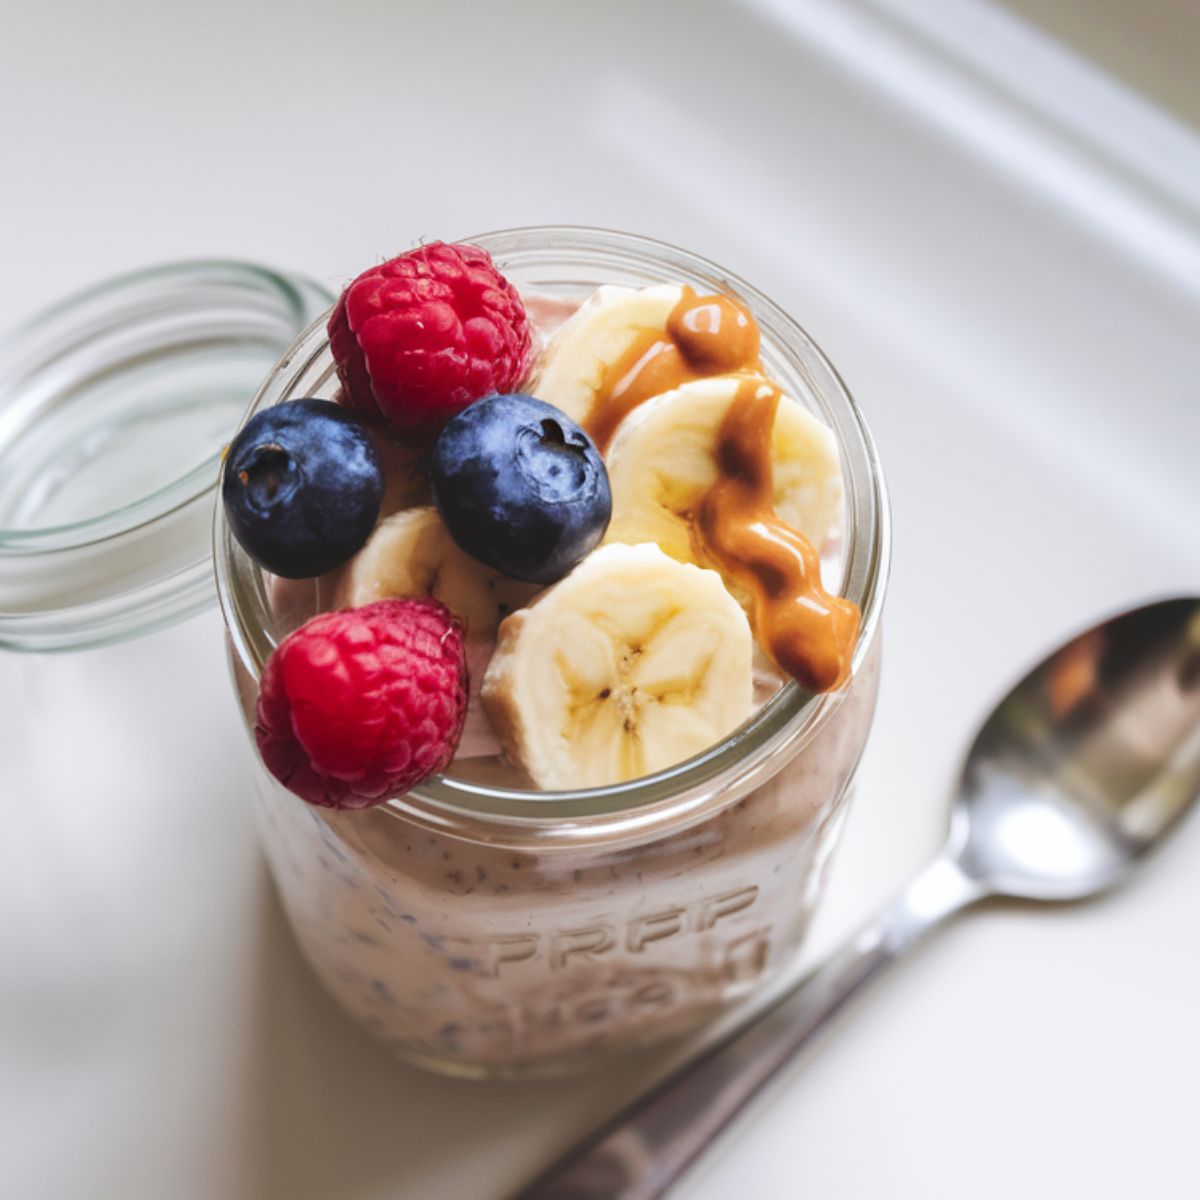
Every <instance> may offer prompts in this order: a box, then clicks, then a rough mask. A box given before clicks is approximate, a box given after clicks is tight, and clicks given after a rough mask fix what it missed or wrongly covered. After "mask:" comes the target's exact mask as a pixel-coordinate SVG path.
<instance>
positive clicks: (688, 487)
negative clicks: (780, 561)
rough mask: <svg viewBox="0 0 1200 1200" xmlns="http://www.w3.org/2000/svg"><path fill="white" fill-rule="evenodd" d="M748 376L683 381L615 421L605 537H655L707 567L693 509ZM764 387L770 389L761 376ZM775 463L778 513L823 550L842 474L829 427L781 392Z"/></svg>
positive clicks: (837, 511) (834, 519)
mask: <svg viewBox="0 0 1200 1200" xmlns="http://www.w3.org/2000/svg"><path fill="white" fill-rule="evenodd" d="M746 378H747V377H746V376H745V375H717V376H714V377H712V378H710V379H698V380H695V381H694V382H692V383H685V384H683V386H682V387H679V388H676V389H675V390H674V391H671V392H663V393H662V395H660V396H655V397H654V398H653V399H651V400H648V401H646V403H645V404H643V405H642V406H641V407H640V408H638V409H636V410H635V411H634V412H632V413H630V415H629V416H627V417H626V418H625V420H624V421H622V422H621V424H620V425H619V426H618V428H617V433H616V436H615V437H614V438H613V440H612V444H611V445H610V446H609V449H608V455H607V461H608V478H609V483H610V484H611V486H612V496H613V515H612V521H611V523H610V524H609V527H608V532H607V534H606V535H605V539H604V540H605V541H606V542H626V543H630V544H632V543H636V542H656V543H657V544H658V545H659V546H661V547H662V549H663V550H665V551H666V552H667V553H668V554H669V555H670V556H671V557H672V558H677V559H679V561H680V562H700V564H701V565H702V566H711V565H713V564H712V563H710V562H708V561H707V560H704V561H701V557H700V552H699V550H698V547H697V546H696V544H695V541H694V539H693V537H692V514H693V513H694V512H695V510H696V506H697V505H698V504H699V502H700V499H701V497H702V496H703V495H704V493H705V492H706V491H707V490H708V489H709V488H710V487H711V486H712V485H713V484H714V483H715V482H716V480H717V462H716V448H717V436H718V433H719V431H720V428H721V422H722V421H723V420H724V419H725V414H726V413H727V412H728V411H729V406H730V405H731V404H732V403H733V401H734V399H735V397H736V396H737V393H738V388H739V387H740V386H742V385H743V384H744V383H745V382H746ZM764 386H766V387H769V386H771V385H770V384H768V383H766V381H765V380H764ZM771 462H772V467H773V472H774V484H775V511H776V513H777V514H778V516H779V518H780V519H781V520H783V521H785V522H786V523H787V524H788V525H790V526H791V527H792V528H793V529H795V530H797V531H798V532H800V533H802V534H804V536H805V537H807V538H808V539H809V541H811V542H812V544H813V545H814V546H816V548H817V549H818V550H820V549H821V547H822V546H823V545H824V543H825V541H826V539H827V538H828V537H829V536H830V534H831V533H833V532H834V531H835V530H836V528H837V524H838V521H839V518H840V515H841V505H842V472H841V467H840V465H839V463H838V453H837V442H836V441H835V440H834V436H833V431H832V430H831V429H829V428H828V426H826V425H823V424H822V423H821V422H820V421H819V420H817V418H816V417H814V416H813V415H812V414H811V413H810V412H809V411H808V410H807V409H806V408H804V407H803V406H802V405H800V404H798V403H797V402H796V401H794V400H792V399H790V398H789V397H787V396H782V397H781V398H780V401H779V409H778V411H777V412H776V415H775V427H774V430H773V431H772V436H771ZM735 590H736V589H735Z"/></svg>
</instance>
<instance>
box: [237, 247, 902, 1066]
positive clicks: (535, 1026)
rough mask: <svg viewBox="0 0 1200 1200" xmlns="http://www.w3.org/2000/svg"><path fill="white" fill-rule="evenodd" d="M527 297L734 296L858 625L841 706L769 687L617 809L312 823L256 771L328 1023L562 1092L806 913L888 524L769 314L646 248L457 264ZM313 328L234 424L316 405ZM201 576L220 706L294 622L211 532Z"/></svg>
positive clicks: (824, 842) (795, 943) (802, 355)
mask: <svg viewBox="0 0 1200 1200" xmlns="http://www.w3.org/2000/svg"><path fill="white" fill-rule="evenodd" d="M469 240H470V241H473V242H476V243H477V244H479V245H482V246H483V247H485V248H486V249H487V250H488V251H490V252H491V254H492V256H493V258H494V259H495V261H496V263H497V265H498V267H499V268H500V270H501V271H503V272H504V273H505V274H506V275H507V276H508V278H509V279H510V280H511V281H512V282H513V283H514V284H515V285H516V286H517V287H518V288H519V289H520V290H521V291H522V292H523V293H525V294H527V295H535V294H536V295H548V296H551V297H561V298H563V299H567V300H582V299H584V298H585V297H586V296H587V295H589V294H590V293H591V292H592V291H593V290H594V289H595V288H596V287H598V286H600V285H601V284H609V283H616V284H626V285H632V286H647V285H651V284H655V283H663V282H676V283H683V284H689V285H691V286H692V287H694V288H695V289H697V290H698V291H700V292H714V291H726V292H733V293H735V294H736V295H738V296H740V297H741V298H742V299H743V300H744V301H745V302H746V303H747V304H748V306H749V308H750V309H751V311H752V313H753V315H754V317H755V318H756V319H757V321H758V323H759V326H760V328H761V332H762V360H763V365H764V368H765V372H766V374H767V375H769V376H770V377H771V378H772V379H774V380H775V381H777V382H778V383H779V384H781V385H782V387H783V389H784V391H785V392H786V393H787V394H789V395H790V396H792V397H794V398H795V399H797V400H799V401H800V402H801V403H803V404H805V405H807V406H808V407H809V408H810V409H811V410H812V411H814V412H815V413H817V414H818V415H819V416H820V417H821V418H822V419H823V420H824V421H825V422H826V423H827V424H828V425H829V426H830V427H831V428H832V430H833V431H834V434H835V436H836V439H837V443H838V448H839V452H840V456H841V463H842V472H843V480H844V513H843V526H842V527H843V530H844V534H843V544H842V546H841V553H840V559H841V563H840V573H841V580H840V587H839V588H838V590H839V591H840V593H841V594H842V595H844V596H846V597H848V598H849V599H851V600H852V601H854V602H855V603H856V604H857V605H858V606H859V608H860V609H861V612H862V632H861V637H860V640H859V643H858V646H857V649H856V650H855V653H854V658H853V671H852V675H851V678H850V680H849V682H848V683H847V684H846V685H845V686H844V687H843V688H842V689H841V690H839V691H837V692H834V693H829V694H824V695H818V696H814V695H810V694H807V693H805V692H803V691H801V689H800V688H799V687H797V686H796V685H795V684H788V685H787V686H785V687H784V688H782V690H780V691H779V692H778V693H777V694H776V695H775V696H774V697H773V698H772V699H771V700H769V701H768V702H767V703H766V704H765V705H764V706H763V707H762V708H760V709H759V710H758V711H757V712H756V713H755V714H754V715H753V716H752V717H751V718H750V720H748V721H747V722H746V723H745V724H744V725H743V726H742V727H741V728H739V729H738V730H736V731H735V732H734V733H733V734H731V735H730V736H729V737H727V738H726V739H725V740H724V741H722V742H720V743H719V744H718V745H715V746H713V747H711V748H710V749H709V750H707V751H706V752H704V753H702V754H700V755H698V756H697V757H695V758H692V759H690V760H688V761H687V762H683V763H680V764H678V765H677V766H675V767H672V768H671V769H669V770H666V771H663V772H660V773H658V774H656V775H652V776H648V777H645V778H641V779H637V780H634V781H632V782H628V783H622V784H619V785H615V786H611V787H602V788H592V789H586V790H577V791H521V790H515V789H513V788H511V787H504V786H493V785H492V784H490V783H489V782H487V781H486V780H483V781H481V780H479V779H478V778H471V777H455V775H454V770H453V767H452V768H451V770H450V772H449V773H447V774H446V775H442V776H436V777H433V778H431V779H429V780H428V781H426V782H425V783H423V784H422V785H420V786H419V787H417V788H415V789H414V790H413V791H411V792H410V793H408V794H406V795H402V796H396V797H394V798H392V799H390V800H388V801H387V802H386V803H384V804H382V805H380V806H378V807H376V808H373V809H368V810H363V811H356V812H338V811H332V810H328V809H318V808H313V807H309V806H308V805H306V804H305V803H304V802H303V801H302V800H300V799H298V798H297V797H296V796H294V795H293V794H292V793H290V792H288V791H287V790H286V789H285V788H283V787H282V786H281V785H280V784H279V783H277V782H276V781H275V780H274V779H273V778H272V777H271V776H270V775H269V774H268V773H267V771H266V770H265V769H264V768H263V767H262V766H261V764H260V765H259V767H258V771H257V791H256V795H257V811H258V816H259V821H260V827H261V831H262V837H263V841H264V844H265V847H266V854H267V858H268V860H269V863H270V866H271V870H272V872H273V874H274V877H275V879H276V882H277V883H278V886H279V891H280V894H281V896H282V899H283V904H284V907H285V909H286V911H287V913H288V916H289V918H290V921H291V924H292V926H293V928H294V930H295V933H296V936H297V939H298V940H299V943H300V945H301V947H302V949H303V951H304V953H305V955H306V956H307V958H308V960H309V962H310V963H311V964H312V967H313V969H314V970H315V972H316V974H317V975H318V976H319V977H320V978H321V980H322V981H323V982H324V983H325V985H326V987H327V988H328V989H329V991H330V992H332V994H333V995H334V996H335V997H336V999H337V1000H338V1001H339V1002H340V1004H341V1005H342V1007H343V1008H345V1010H346V1011H347V1012H348V1013H350V1014H351V1015H352V1016H353V1017H354V1018H355V1019H356V1020H357V1021H359V1022H361V1024H362V1025H363V1026H365V1027H366V1028H367V1029H368V1030H370V1031H372V1032H373V1033H374V1034H376V1035H377V1036H378V1037H379V1038H380V1039H381V1040H382V1041H383V1042H385V1043H386V1044H387V1046H389V1047H390V1048H391V1049H392V1050H393V1051H394V1052H396V1053H397V1054H399V1055H400V1056H401V1057H403V1058H405V1059H408V1060H410V1061H412V1062H415V1063H419V1064H421V1065H424V1066H426V1067H430V1068H433V1069H435V1070H438V1071H442V1072H446V1073H450V1074H456V1075H462V1076H472V1077H490V1076H501V1077H505V1076H521V1075H529V1074H548V1073H557V1072H561V1071H566V1070H574V1069H579V1068H584V1067H587V1066H589V1065H591V1064H594V1063H597V1062H599V1061H601V1060H602V1059H605V1058H607V1057H609V1056H611V1055H612V1054H614V1053H616V1052H620V1051H627V1050H630V1049H632V1048H635V1047H640V1046H646V1045H649V1044H652V1043H656V1042H660V1041H662V1040H664V1039H667V1038H670V1037H673V1036H676V1035H680V1034H682V1033H684V1032H686V1031H688V1030H690V1029H692V1028H694V1027H695V1026H696V1025H698V1024H699V1023H700V1022H703V1021H705V1020H707V1019H709V1018H711V1017H713V1016H714V1015H715V1014H717V1013H718V1012H719V1011H720V1010H722V1009H724V1008H725V1007H727V1006H729V1005H731V1004H733V1003H735V1002H737V1001H739V1000H741V999H743V998H745V997H747V996H748V995H750V994H751V993H753V992H755V991H756V990H758V989H760V988H763V987H764V986H765V985H767V984H768V983H769V982H770V981H771V980H772V978H773V977H774V976H775V975H776V974H777V973H778V972H780V971H781V970H782V969H783V968H784V967H786V966H787V964H788V963H789V962H790V961H791V960H792V959H793V957H794V956H795V954H796V952H797V950H798V948H799V946H800V944H801V941H802V939H803V936H804V933H805V929H806V927H807V925H808V922H809V917H810V915H811V913H812V910H813V906H814V904H815V903H816V900H817V897H818V895H819V893H820V890H821V886H822V882H823V877H824V869H825V866H826V864H827V862H828V860H829V857H830V854H831V852H832V850H833V847H834V844H835V842H836V840H837V836H838V830H839V828H840V826H841V823H842V818H843V816H844V813H845V805H846V797H847V793H848V788H849V785H850V782H851V779H852V778H853V775H854V771H855V768H856V765H857V763H858V761H859V757H860V755H861V753H862V750H863V747H864V744H865V741H866V738H867V733H868V730H869V728H870V724H871V718H872V714H873V709H874V703H875V694H876V686H877V680H878V662H879V638H878V628H879V621H880V614H881V610H882V606H883V598H884V591H885V584H886V577H887V566H888V554H889V524H888V510H887V504H886V497H885V491H884V484H883V479H882V475H881V473H880V468H879V464H878V462H877V459H876V455H875V450H874V447H873V445H872V442H871V439H870V436H869V434H868V432H867V430H866V427H865V425H864V424H863V421H862V418H861V417H860V415H859V412H858V410H857V408H856V407H855V405H854V402H853V401H852V399H851V397H850V395H849V393H848V392H847V390H846V388H845V386H844V385H843V383H842V381H841V380H840V379H839V377H838V376H837V374H836V372H835V371H834V370H833V368H832V367H831V366H830V365H829V363H828V362H827V361H826V359H825V357H824V356H823V355H822V353H821V352H820V350H819V349H818V348H817V346H816V345H815V344H814V343H813V341H812V340H811V338H809V337H808V335H807V334H806V333H805V332H804V330H803V329H801V328H800V327H799V326H798V325H797V324H796V323H795V322H794V321H793V320H792V319H791V318H790V317H788V316H787V314H786V313H784V312H783V311H782V310H781V309H780V308H779V307H778V306H777V305H775V304H774V303H772V302H771V301H770V300H769V299H768V298H767V297H766V296H764V295H762V294H761V293H760V292H758V291H757V290H755V289H754V288H753V287H751V286H750V285H749V284H747V283H745V282H744V281H742V280H741V279H739V278H737V277H736V276H734V275H732V274H730V273H729V272H727V271H725V270H723V269H721V268H719V267H717V266H714V265H713V264H712V263H709V262H706V261H705V260H703V259H701V258H699V257H697V256H695V255H693V254H690V253H687V252H685V251H682V250H679V249H675V248H674V247H671V246H667V245H664V244H662V243H658V242H652V241H648V240H646V239H642V238H637V237H632V236H628V235H624V234H617V233H611V232H606V231H601V230H590V229H574V228H536V229H518V230H509V231H505V232H500V233H491V234H487V235H484V236H481V237H476V238H471V239H469ZM337 386H338V383H337V377H336V373H335V370H334V364H333V361H332V358H331V356H330V352H329V346H328V344H327V341H326V337H325V333H324V327H323V324H322V322H319V321H318V322H317V323H315V324H314V325H313V326H312V327H311V328H310V329H309V330H308V331H307V332H306V333H305V334H303V335H302V336H301V337H300V339H299V340H298V341H297V343H296V344H295V345H294V346H293V347H292V348H291V350H290V351H289V352H288V353H287V355H286V356H285V357H284V359H283V361H282V362H281V363H280V364H279V366H278V367H277V368H276V369H275V371H274V372H273V373H272V374H271V376H270V377H269V378H268V379H267V381H266V383H265V384H264V386H263V388H262V390H261V391H260V393H259V395H258V397H257V399H256V401H255V404H254V407H253V410H258V409H261V408H263V407H265V406H267V405H271V404H277V403H279V402H281V401H284V400H288V399H291V398H296V397H301V396H321V397H327V398H332V397H333V396H334V395H335V394H336V392H337ZM215 550H216V566H217V577H218V588H219V593H220V598H221V604H222V609H223V611H224V615H225V620H226V624H227V629H228V645H229V652H230V658H231V661H232V665H233V672H234V678H235V682H236V689H237V693H238V698H239V702H240V704H241V707H242V712H243V714H244V717H245V722H246V727H247V730H248V731H252V729H253V724H254V710H255V702H256V697H257V689H258V680H259V677H260V674H261V671H262V669H263V665H264V663H265V662H266V660H267V658H268V657H269V655H270V654H271V652H272V650H273V648H274V647H275V645H276V644H277V642H278V641H279V640H280V639H281V638H282V636H284V635H285V634H286V633H287V632H288V630H289V628H290V625H291V623H292V621H293V620H294V614H293V616H292V617H291V618H289V616H288V614H286V613H284V612H278V613H277V612H275V611H274V610H273V609H272V604H271V588H270V582H269V581H268V580H267V579H266V578H264V576H263V574H262V572H261V571H260V570H259V569H258V568H256V567H255V566H254V564H253V563H252V562H251V561H250V560H249V558H248V557H247V556H246V555H245V553H244V552H243V551H242V550H241V549H240V547H239V546H238V545H237V543H236V541H235V540H234V539H233V538H232V536H231V534H230V531H229V528H228V527H227V525H226V524H225V522H224V520H223V516H222V514H220V513H218V516H217V525H216V539H215Z"/></svg>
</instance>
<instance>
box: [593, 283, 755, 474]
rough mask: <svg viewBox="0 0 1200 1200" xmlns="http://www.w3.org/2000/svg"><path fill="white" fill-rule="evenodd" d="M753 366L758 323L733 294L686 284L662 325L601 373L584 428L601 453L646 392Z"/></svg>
mask: <svg viewBox="0 0 1200 1200" xmlns="http://www.w3.org/2000/svg"><path fill="white" fill-rule="evenodd" d="M757 369H759V361H758V325H757V324H756V323H755V320H754V318H753V317H752V316H751V315H750V314H749V312H747V311H746V309H745V308H743V307H742V305H741V304H739V303H738V301H736V300H735V299H734V298H733V297H732V296H723V295H717V294H714V295H707V296H698V295H697V294H696V292H695V291H693V290H692V288H690V287H685V288H684V289H683V295H682V296H681V297H680V298H679V303H678V304H676V305H675V307H674V308H673V309H672V310H671V315H670V316H669V317H668V318H667V325H666V329H665V330H658V329H648V330H647V331H646V333H645V334H644V335H643V337H641V338H640V339H638V341H637V342H635V343H634V344H633V345H632V346H630V348H629V349H628V350H627V351H626V352H625V353H624V354H623V355H622V356H621V357H620V358H619V359H618V360H617V361H616V362H615V363H614V364H613V365H612V366H611V367H610V368H609V369H608V371H607V372H606V373H605V376H604V379H603V381H602V382H601V384H600V387H599V389H598V390H597V392H596V398H595V400H594V401H593V402H592V411H591V412H590V413H589V414H588V418H587V420H586V421H585V422H584V428H585V429H587V431H588V433H589V434H591V437H592V440H593V441H594V442H595V443H596V445H597V446H598V447H599V449H600V450H601V452H603V451H605V450H607V449H608V443H609V442H610V441H611V440H612V436H613V434H614V433H615V432H616V429H617V426H618V425H620V423H621V421H622V420H623V419H624V418H625V417H627V416H628V415H629V414H630V413H631V412H633V410H634V409H635V408H637V407H638V405H639V404H643V403H645V402H646V401H647V400H649V399H650V397H651V396H657V395H659V394H660V393H661V392H669V391H671V390H672V389H673V388H677V387H679V386H680V385H681V384H684V383H689V382H691V381H692V380H693V379H704V378H706V377H708V376H710V375H727V374H730V373H731V372H734V371H745V370H757Z"/></svg>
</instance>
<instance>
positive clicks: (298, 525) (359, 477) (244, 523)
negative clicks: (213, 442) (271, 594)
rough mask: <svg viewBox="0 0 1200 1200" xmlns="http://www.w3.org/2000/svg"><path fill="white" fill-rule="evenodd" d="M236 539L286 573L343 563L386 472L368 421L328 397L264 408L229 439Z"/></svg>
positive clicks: (365, 532)
mask: <svg viewBox="0 0 1200 1200" xmlns="http://www.w3.org/2000/svg"><path fill="white" fill-rule="evenodd" d="M221 497H222V499H223V500H224V502H225V514H226V516H227V518H228V520H229V527H230V528H231V529H232V530H233V535H234V537H236V538H237V540H238V541H239V542H240V543H241V545H242V548H243V549H244V550H245V551H246V553H247V554H249V555H250V557H251V558H252V559H254V561H255V562H257V563H259V564H260V565H261V566H263V567H266V569H267V570H268V571H271V572H272V573H273V574H275V575H282V576H284V577H285V578H287V579H308V578H310V577H311V576H313V575H323V574H324V573H325V572H326V571H331V570H333V568H334V567H337V566H340V565H341V564H342V563H344V562H345V561H346V560H347V559H348V558H349V557H350V556H351V555H352V554H354V553H355V552H356V551H358V550H359V549H360V548H361V547H362V545H363V543H364V542H365V541H366V540H367V538H368V537H369V536H370V534H371V530H372V529H373V528H374V526H375V521H376V520H377V519H378V517H379V505H380V501H381V500H382V499H383V470H382V468H381V467H380V464H379V458H378V456H377V455H376V453H375V446H374V444H373V443H372V441H371V437H370V435H369V434H368V433H367V431H366V429H365V428H364V427H363V425H362V423H361V421H360V420H359V419H358V418H357V417H356V416H355V415H354V414H353V413H351V412H348V411H347V410H346V409H344V408H343V407H342V406H341V405H340V404H334V403H332V402H331V401H329V400H288V401H285V402H284V403H283V404H276V405H274V406H273V407H271V408H265V409H263V410H262V412H259V413H255V415H254V416H253V417H251V418H250V420H249V421H247V422H246V424H245V426H243V428H242V430H241V432H240V433H239V434H238V435H237V437H236V438H234V440H233V445H232V446H230V447H229V453H228V455H227V456H226V459H225V477H224V481H223V483H222V485H221Z"/></svg>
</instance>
